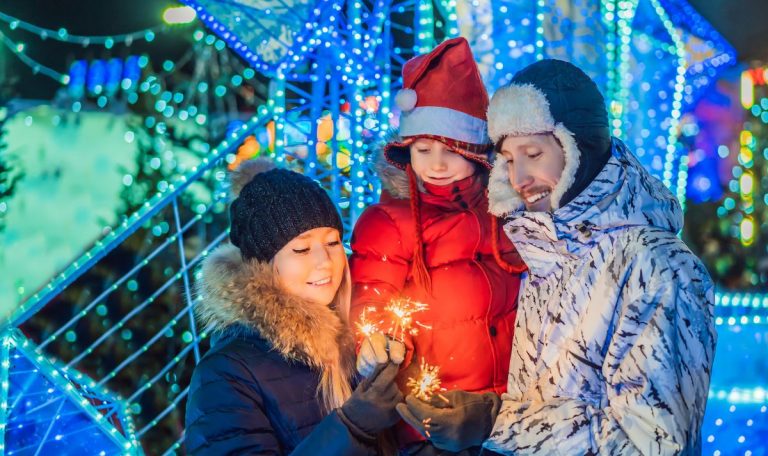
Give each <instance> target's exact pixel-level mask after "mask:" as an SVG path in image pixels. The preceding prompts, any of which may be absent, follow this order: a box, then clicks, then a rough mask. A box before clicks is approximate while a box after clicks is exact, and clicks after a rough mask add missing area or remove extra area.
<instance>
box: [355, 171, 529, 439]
mask: <svg viewBox="0 0 768 456" xmlns="http://www.w3.org/2000/svg"><path fill="white" fill-rule="evenodd" d="M393 173H395V175H394V178H393V176H392V174H393ZM397 173H402V175H397ZM379 175H380V177H381V178H382V180H385V179H387V178H388V177H389V178H393V179H391V181H390V182H388V184H389V193H391V194H392V195H393V196H391V197H388V196H384V197H382V201H381V202H380V203H378V204H375V205H372V206H370V207H368V208H367V209H366V210H365V212H364V213H363V214H362V216H361V217H360V219H359V220H358V222H357V224H356V225H355V229H354V232H353V235H352V256H351V258H350V268H351V273H352V282H353V295H352V296H353V297H352V310H351V316H350V318H351V321H352V322H356V321H358V318H359V316H360V314H361V312H362V311H363V309H365V308H367V307H375V308H376V309H377V310H378V311H379V312H378V313H377V314H376V315H377V316H376V317H375V318H372V319H373V320H377V319H379V318H382V319H384V320H385V323H384V324H383V325H381V326H380V327H381V328H382V329H384V328H388V327H389V326H390V325H389V320H388V319H387V317H386V315H387V313H385V312H382V309H383V308H384V307H385V306H386V304H387V303H388V302H389V300H390V299H392V298H393V297H399V296H406V297H410V298H412V299H414V300H417V301H420V302H423V303H426V304H428V305H429V308H428V310H426V311H424V312H419V313H416V314H414V320H417V321H418V322H420V323H422V324H424V325H428V326H430V327H431V329H424V328H419V331H418V334H416V335H414V336H407V337H406V340H405V343H406V347H407V348H408V352H407V353H408V355H407V357H406V361H405V363H404V370H403V371H402V372H401V374H400V376H399V378H398V382H399V383H400V385H401V389H403V390H404V391H406V389H405V388H404V385H405V381H406V380H407V377H409V376H415V375H417V374H418V369H419V361H420V360H421V358H422V357H423V358H424V360H425V361H426V362H427V363H429V364H431V365H435V366H439V367H440V379H441V380H442V386H443V387H444V388H446V389H448V390H454V389H461V390H464V391H472V392H486V391H494V392H496V393H498V394H501V393H503V392H505V391H506V385H507V373H508V370H509V358H510V350H511V346H512V336H513V331H514V327H515V316H516V310H517V293H518V290H519V287H520V276H519V274H516V273H510V272H507V271H505V270H504V269H502V267H501V266H500V265H499V264H498V263H497V261H496V260H495V258H494V253H493V241H492V240H493V236H492V226H493V224H492V218H491V216H490V215H489V214H488V201H487V197H486V179H487V176H486V174H485V173H484V172H479V173H478V174H476V175H475V176H472V177H469V178H467V179H464V180H462V181H459V182H455V183H453V184H451V185H447V186H436V185H430V184H424V185H423V187H424V188H423V190H424V191H422V192H420V195H419V196H420V199H421V202H420V208H421V212H420V215H421V227H422V236H423V239H424V247H425V250H424V252H425V255H424V257H425V262H426V266H427V270H428V271H429V274H430V276H431V281H432V293H431V295H430V294H428V293H427V292H425V291H424V290H422V289H421V288H420V287H418V286H417V285H416V284H415V283H414V277H413V274H412V261H413V256H414V251H415V245H416V244H415V243H416V227H415V222H414V217H413V215H412V214H413V213H412V210H411V205H410V200H409V199H408V190H407V177H405V173H404V172H402V171H399V170H394V169H393V168H392V167H390V168H389V170H388V172H387V173H382V172H379ZM398 181H399V184H398ZM404 186H405V187H404ZM385 187H387V183H385ZM403 187H404V188H403ZM498 225H501V224H498ZM496 236H497V242H498V246H499V250H500V253H501V257H502V258H503V259H504V260H505V261H507V262H508V263H511V264H513V265H517V266H519V265H521V264H522V260H521V259H520V257H519V256H518V255H517V252H516V250H515V248H514V246H513V245H512V244H511V243H510V242H509V240H508V239H507V237H506V236H505V235H504V234H503V233H502V232H501V227H500V226H498V228H497V233H496ZM400 434H401V437H402V432H401V433H400ZM401 443H403V442H402V441H401Z"/></svg>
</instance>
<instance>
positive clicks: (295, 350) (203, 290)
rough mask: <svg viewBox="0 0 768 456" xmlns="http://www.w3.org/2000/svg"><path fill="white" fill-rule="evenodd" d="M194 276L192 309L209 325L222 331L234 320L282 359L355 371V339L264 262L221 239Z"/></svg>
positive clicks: (328, 311) (326, 310)
mask: <svg viewBox="0 0 768 456" xmlns="http://www.w3.org/2000/svg"><path fill="white" fill-rule="evenodd" d="M202 274H203V277H202V279H201V280H199V281H198V282H197V285H196V291H197V296H198V301H197V303H196V305H195V313H196V314H197V317H198V319H199V320H200V321H201V322H202V323H203V324H204V325H205V327H206V328H207V329H208V330H209V331H213V332H226V330H228V329H231V328H234V327H236V326H237V325H238V324H240V325H243V326H245V327H247V328H248V329H250V330H253V331H255V332H257V333H258V334H259V335H260V336H261V337H262V338H263V339H265V340H266V341H267V342H268V343H269V345H270V346H271V347H272V348H273V350H275V351H277V352H278V353H279V354H280V355H282V356H283V357H284V358H286V359H287V360H293V361H299V362H301V363H303V364H306V365H307V366H309V367H312V368H316V369H318V370H320V371H326V370H329V369H332V370H336V369H339V368H340V369H341V372H340V373H341V375H343V376H344V377H346V378H347V379H349V378H351V376H352V375H353V373H354V359H353V356H354V340H353V337H352V334H351V331H350V330H349V329H348V327H347V325H346V323H345V321H344V320H343V319H342V317H341V316H340V315H339V314H338V313H337V312H336V311H335V310H334V309H332V308H330V307H328V306H324V305H321V304H317V303H314V302H311V301H307V300H304V299H302V298H299V297H296V296H292V295H290V294H288V293H285V292H284V291H283V290H282V289H280V288H279V287H278V285H277V284H276V282H275V277H274V274H273V272H272V267H271V266H270V265H269V264H268V263H261V262H257V261H248V262H245V261H243V260H242V258H241V255H240V251H239V250H238V248H237V247H235V246H234V245H231V244H224V245H222V246H220V247H218V248H217V249H216V250H214V251H213V252H212V253H211V254H210V255H209V256H208V258H206V259H205V261H204V262H203V266H202Z"/></svg>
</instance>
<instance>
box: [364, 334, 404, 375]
mask: <svg viewBox="0 0 768 456" xmlns="http://www.w3.org/2000/svg"><path fill="white" fill-rule="evenodd" d="M404 359H405V345H403V343H402V342H399V341H397V340H394V339H391V338H389V337H387V336H385V335H384V334H382V333H380V332H377V333H374V334H371V335H370V336H369V337H366V338H365V339H364V340H363V343H362V345H361V346H360V353H358V354H357V363H356V367H357V371H358V372H359V373H360V375H363V376H366V377H368V376H369V375H371V373H372V372H373V371H374V369H375V368H376V366H378V365H379V364H384V363H386V362H387V361H392V362H393V363H395V364H400V363H402V362H403V360H404Z"/></svg>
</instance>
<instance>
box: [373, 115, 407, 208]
mask: <svg viewBox="0 0 768 456" xmlns="http://www.w3.org/2000/svg"><path fill="white" fill-rule="evenodd" d="M402 140H403V137H402V136H400V132H399V131H398V130H390V131H389V132H388V133H387V134H386V135H385V136H384V138H383V140H382V141H381V142H380V143H379V144H377V145H376V155H375V157H374V163H373V165H374V169H375V170H376V174H378V176H379V179H380V180H381V186H382V187H383V188H384V190H386V191H387V192H388V193H389V194H390V195H391V196H392V197H393V198H397V199H408V198H409V197H410V195H411V192H410V191H409V190H408V175H407V174H406V173H405V171H403V170H402V169H400V168H398V167H397V166H395V165H393V164H392V163H390V162H389V161H387V157H386V156H385V155H384V147H385V146H386V145H387V144H389V143H391V142H400V141H402Z"/></svg>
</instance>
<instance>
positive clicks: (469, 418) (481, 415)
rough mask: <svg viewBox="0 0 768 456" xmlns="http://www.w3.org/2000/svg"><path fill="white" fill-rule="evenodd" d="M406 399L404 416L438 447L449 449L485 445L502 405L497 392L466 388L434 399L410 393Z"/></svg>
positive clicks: (401, 411)
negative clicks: (426, 400)
mask: <svg viewBox="0 0 768 456" xmlns="http://www.w3.org/2000/svg"><path fill="white" fill-rule="evenodd" d="M440 396H442V397H444V398H445V399H447V400H448V401H447V402H446V401H445V399H442V398H441V397H440ZM405 402H406V403H405V404H399V405H398V406H397V412H398V413H399V414H400V416H402V417H403V419H404V420H405V421H406V422H407V423H408V424H410V425H411V426H413V428H414V429H416V430H417V431H419V432H420V433H421V434H422V435H423V436H424V437H426V438H427V439H429V440H430V441H431V442H432V443H433V444H434V445H435V446H436V447H437V448H440V449H442V450H448V451H461V450H464V449H466V448H470V447H476V446H480V445H482V444H483V442H484V441H485V439H487V438H488V436H489V435H490V434H491V430H492V429H493V423H494V422H495V421H496V416H497V415H498V414H499V408H500V407H501V399H500V398H499V396H497V395H495V394H494V393H482V394H480V393H467V392H466V391H449V392H447V393H443V394H441V395H436V396H434V397H432V400H431V401H430V402H424V401H421V400H419V399H417V398H416V397H414V396H411V395H408V397H406V398H405ZM406 404H407V405H406Z"/></svg>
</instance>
